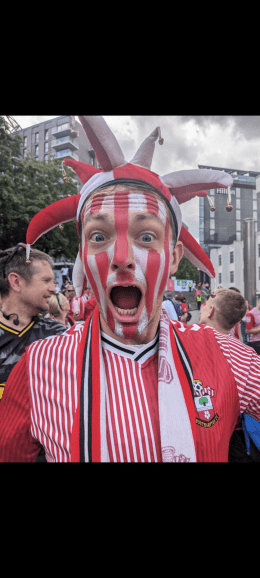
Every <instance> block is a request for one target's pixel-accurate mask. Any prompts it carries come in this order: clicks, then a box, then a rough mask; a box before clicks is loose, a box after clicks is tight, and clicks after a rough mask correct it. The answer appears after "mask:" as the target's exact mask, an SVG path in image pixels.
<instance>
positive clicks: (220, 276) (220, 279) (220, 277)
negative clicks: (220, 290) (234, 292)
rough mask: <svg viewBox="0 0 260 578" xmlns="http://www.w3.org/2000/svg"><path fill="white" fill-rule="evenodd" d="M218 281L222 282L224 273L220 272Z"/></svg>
mask: <svg viewBox="0 0 260 578" xmlns="http://www.w3.org/2000/svg"><path fill="white" fill-rule="evenodd" d="M218 282H219V283H222V274H221V273H219V274H218Z"/></svg>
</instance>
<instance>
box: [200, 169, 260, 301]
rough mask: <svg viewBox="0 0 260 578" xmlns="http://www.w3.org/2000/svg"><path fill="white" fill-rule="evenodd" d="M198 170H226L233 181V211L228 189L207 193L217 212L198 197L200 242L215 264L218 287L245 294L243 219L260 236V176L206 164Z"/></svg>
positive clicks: (255, 173)
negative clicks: (251, 220) (228, 208)
mask: <svg viewBox="0 0 260 578" xmlns="http://www.w3.org/2000/svg"><path fill="white" fill-rule="evenodd" d="M199 168H200V169H214V170H221V171H225V172H226V173H229V174H230V175H231V176H232V178H233V186H232V187H231V189H230V192H231V204H232V206H233V209H232V211H230V212H228V211H227V210H226V206H227V199H228V196H227V195H228V191H227V189H224V188H219V189H212V190H209V191H207V192H208V195H209V197H210V199H211V200H212V204H213V205H214V207H215V211H211V210H210V203H209V200H208V198H206V197H201V198H199V241H200V245H201V247H202V248H203V249H204V251H205V252H206V253H207V255H209V257H210V259H211V261H212V263H213V266H214V269H215V272H216V279H215V285H216V287H218V286H219V285H221V286H222V287H225V288H226V287H230V286H231V285H233V286H235V287H237V288H238V289H240V290H241V292H244V273H243V270H244V267H243V261H244V258H243V251H244V245H243V237H244V220H245V219H253V220H254V221H255V223H256V225H255V227H256V235H257V233H258V231H260V180H259V176H260V173H259V172H255V171H242V170H238V169H227V168H225V167H221V168H220V167H212V166H205V165H199ZM259 234H260V233H259ZM257 236H258V235H257ZM259 243H260V241H259ZM256 254H258V253H256ZM256 267H257V264H256ZM259 267H260V263H259ZM202 276H203V279H201V280H203V281H205V280H206V279H205V278H204V277H205V274H202ZM258 281H259V282H260V279H259V280H258ZM213 285H214V282H213ZM259 289H260V287H259Z"/></svg>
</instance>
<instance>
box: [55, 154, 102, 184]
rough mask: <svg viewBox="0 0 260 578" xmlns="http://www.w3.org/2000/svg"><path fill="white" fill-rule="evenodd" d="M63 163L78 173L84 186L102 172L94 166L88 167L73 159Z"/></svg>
mask: <svg viewBox="0 0 260 578" xmlns="http://www.w3.org/2000/svg"><path fill="white" fill-rule="evenodd" d="M63 163H64V165H66V166H67V167H70V168H71V169H72V170H73V171H74V172H75V173H76V175H78V177H79V179H80V180H81V182H82V183H83V185H85V183H86V182H87V181H88V180H89V179H90V178H91V177H93V175H95V174H96V173H101V172H102V171H101V170H100V169H97V168H96V167H94V166H93V165H88V164H86V163H82V162H81V161H75V160H73V159H65V160H64V161H63Z"/></svg>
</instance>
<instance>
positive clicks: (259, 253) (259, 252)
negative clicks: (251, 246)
mask: <svg viewBox="0 0 260 578" xmlns="http://www.w3.org/2000/svg"><path fill="white" fill-rule="evenodd" d="M258 257H260V244H258Z"/></svg>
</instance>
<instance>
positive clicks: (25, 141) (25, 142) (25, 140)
mask: <svg viewBox="0 0 260 578" xmlns="http://www.w3.org/2000/svg"><path fill="white" fill-rule="evenodd" d="M23 140H24V146H25V147H27V136H25V137H24V139H23Z"/></svg>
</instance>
